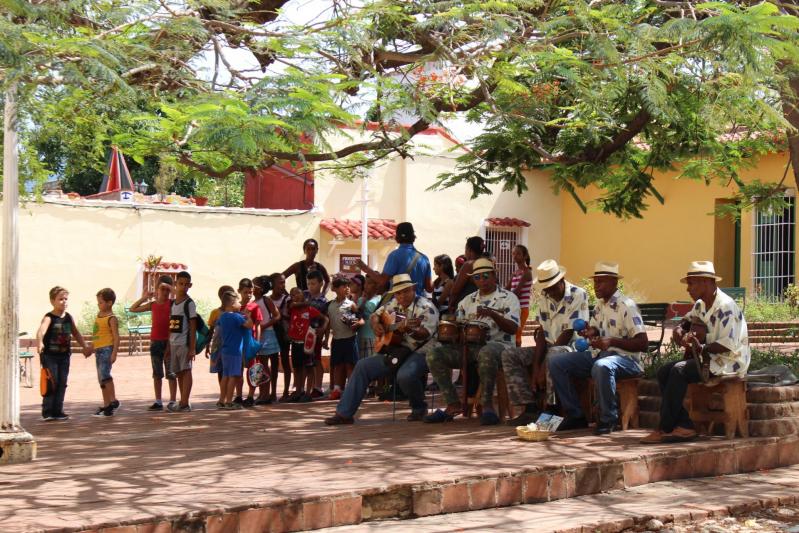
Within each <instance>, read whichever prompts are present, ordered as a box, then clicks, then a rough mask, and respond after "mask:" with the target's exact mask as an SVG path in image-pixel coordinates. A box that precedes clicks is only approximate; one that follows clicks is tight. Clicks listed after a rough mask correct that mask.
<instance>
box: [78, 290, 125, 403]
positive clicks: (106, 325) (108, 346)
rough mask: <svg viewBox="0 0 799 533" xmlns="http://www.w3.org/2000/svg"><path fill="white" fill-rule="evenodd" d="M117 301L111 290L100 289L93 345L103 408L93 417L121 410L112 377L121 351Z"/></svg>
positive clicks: (93, 331)
mask: <svg viewBox="0 0 799 533" xmlns="http://www.w3.org/2000/svg"><path fill="white" fill-rule="evenodd" d="M116 301H117V295H116V294H114V291H113V290H111V289H108V288H105V289H100V291H99V292H98V293H97V309H98V310H99V312H98V313H97V316H96V317H95V319H94V329H93V330H92V344H93V345H94V362H95V364H96V366H97V381H99V382H100V392H102V394H103V406H102V407H100V408H99V409H97V411H95V413H94V415H93V416H114V411H116V410H117V409H119V401H118V400H117V396H116V390H115V389H114V378H113V377H111V367H112V366H113V365H114V363H115V362H116V360H117V352H118V351H119V321H118V320H117V317H116V316H114V303H115V302H116ZM86 357H89V356H88V355H87V356H86Z"/></svg>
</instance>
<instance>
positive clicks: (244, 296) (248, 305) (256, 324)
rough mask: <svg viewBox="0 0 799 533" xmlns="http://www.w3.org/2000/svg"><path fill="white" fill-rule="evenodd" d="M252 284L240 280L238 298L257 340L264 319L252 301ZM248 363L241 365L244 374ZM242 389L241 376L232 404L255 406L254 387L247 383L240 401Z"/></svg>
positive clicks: (248, 280) (248, 281) (250, 281)
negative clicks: (245, 397) (243, 397)
mask: <svg viewBox="0 0 799 533" xmlns="http://www.w3.org/2000/svg"><path fill="white" fill-rule="evenodd" d="M252 294H253V284H252V280H251V279H250V278H242V279H241V280H240V281H239V297H240V298H241V312H242V313H243V314H244V315H246V316H249V317H250V320H251V321H252V323H253V326H252V336H253V338H254V339H255V340H258V337H259V336H260V329H261V321H262V320H263V319H264V317H263V315H262V314H261V309H260V308H259V307H258V304H257V303H256V302H255V301H254V300H253V297H252ZM250 363H252V361H244V364H243V365H242V371H243V372H246V369H247V368H249V367H250ZM243 387H244V379H243V376H242V380H241V382H239V384H238V385H236V398H235V399H234V400H233V402H234V403H240V404H242V405H243V406H244V407H252V406H253V405H255V399H254V397H255V387H253V386H252V385H250V384H249V383H247V399H246V400H243V401H242V398H241V396H242V389H243Z"/></svg>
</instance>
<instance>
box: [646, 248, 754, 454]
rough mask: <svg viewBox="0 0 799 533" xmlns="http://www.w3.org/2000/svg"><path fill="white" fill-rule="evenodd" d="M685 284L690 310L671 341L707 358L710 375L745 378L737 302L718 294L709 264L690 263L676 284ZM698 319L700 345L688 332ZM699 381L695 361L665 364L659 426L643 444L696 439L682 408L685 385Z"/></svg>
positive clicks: (744, 341)
mask: <svg viewBox="0 0 799 533" xmlns="http://www.w3.org/2000/svg"><path fill="white" fill-rule="evenodd" d="M680 281H681V282H682V283H685V284H686V285H687V289H688V294H689V295H690V296H691V299H692V300H694V302H695V303H694V306H693V308H692V309H691V311H689V312H688V313H687V314H686V315H685V317H684V320H683V322H682V323H681V324H680V325H679V326H678V327H676V328H675V329H674V333H673V334H672V335H673V339H674V341H675V342H676V343H677V344H679V345H681V346H684V347H686V348H688V347H693V348H694V349H698V350H699V351H701V353H702V354H703V355H705V356H709V357H710V367H709V370H710V373H711V375H713V376H725V375H726V376H729V375H737V376H739V377H741V378H743V377H744V376H745V375H746V370H747V369H748V368H749V359H750V352H749V338H748V332H747V327H746V320H745V319H744V315H743V313H742V312H741V310H740V309H739V308H738V304H737V303H735V300H733V299H732V298H730V297H729V296H728V295H726V294H724V292H723V291H721V290H719V289H718V287H717V285H716V282H717V281H721V278H720V277H718V276H717V275H716V269H715V268H714V266H713V263H712V262H710V261H694V262H692V263H691V267H690V269H689V271H688V273H687V275H686V276H685V277H684V278H682V279H681V280H680ZM696 320H698V321H699V322H700V323H701V324H703V325H704V327H705V328H707V333H706V335H705V339H704V342H701V341H699V340H698V339H697V340H695V337H696V336H695V335H694V334H693V333H691V332H690V331H689V328H690V327H691V322H692V321H696ZM701 380H702V378H701V375H700V373H699V367H698V365H697V364H696V360H694V359H692V360H686V361H674V362H671V363H666V364H665V365H663V367H662V368H661V369H660V370H659V371H658V384H659V385H660V394H661V396H662V399H661V402H660V426H659V427H658V429H657V430H656V431H654V432H653V433H651V434H649V435H647V436H646V437H644V438H643V439H642V440H641V442H643V443H658V442H666V441H668V442H674V441H684V440H690V439H694V438H696V431H695V430H694V425H693V423H692V422H691V419H690V418H689V416H688V412H687V411H686V410H685V407H684V406H683V400H684V399H685V393H686V392H687V390H688V384H689V383H698V382H700V381H701Z"/></svg>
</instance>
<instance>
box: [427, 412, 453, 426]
mask: <svg viewBox="0 0 799 533" xmlns="http://www.w3.org/2000/svg"><path fill="white" fill-rule="evenodd" d="M456 414H460V413H456ZM454 418H455V414H449V413H448V412H446V411H444V410H443V409H436V410H435V412H434V413H433V414H431V415H427V416H426V417H424V421H425V422H426V423H428V424H441V423H442V422H452V420H453V419H454Z"/></svg>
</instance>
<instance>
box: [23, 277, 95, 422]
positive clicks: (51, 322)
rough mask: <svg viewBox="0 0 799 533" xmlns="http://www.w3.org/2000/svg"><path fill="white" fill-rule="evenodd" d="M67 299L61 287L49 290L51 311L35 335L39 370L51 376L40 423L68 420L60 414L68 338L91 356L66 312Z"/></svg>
mask: <svg viewBox="0 0 799 533" xmlns="http://www.w3.org/2000/svg"><path fill="white" fill-rule="evenodd" d="M67 300H69V291H67V290H66V289H65V288H63V287H58V286H55V287H53V288H52V289H50V304H51V305H52V306H53V309H52V311H50V312H49V313H47V314H46V315H44V317H43V318H42V322H41V324H39V330H38V331H37V332H36V351H37V352H38V353H39V357H40V360H41V364H42V368H44V369H47V371H48V372H49V373H50V376H51V381H50V387H48V391H47V394H46V395H45V396H44V397H43V398H42V420H45V421H50V420H67V419H68V418H69V415H68V414H66V413H65V412H64V395H65V394H66V392H67V378H68V377H69V356H70V355H71V346H70V341H71V340H72V337H75V340H76V341H78V344H80V346H81V348H83V355H85V356H86V357H88V356H90V355H91V354H92V348H91V347H90V346H89V345H88V344H86V341H85V340H84V339H83V335H81V334H80V331H78V328H77V327H75V321H74V320H73V319H72V315H70V314H69V313H67Z"/></svg>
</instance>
